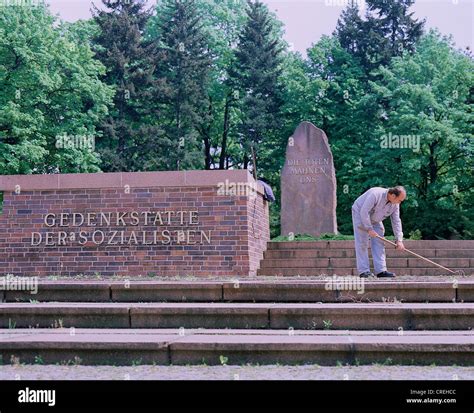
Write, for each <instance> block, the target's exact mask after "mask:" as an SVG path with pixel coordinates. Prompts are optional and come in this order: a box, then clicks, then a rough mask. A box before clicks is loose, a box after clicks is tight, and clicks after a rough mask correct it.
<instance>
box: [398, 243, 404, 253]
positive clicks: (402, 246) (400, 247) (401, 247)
mask: <svg viewBox="0 0 474 413" xmlns="http://www.w3.org/2000/svg"><path fill="white" fill-rule="evenodd" d="M397 250H400V251H404V250H405V245H403V242H402V241H397Z"/></svg>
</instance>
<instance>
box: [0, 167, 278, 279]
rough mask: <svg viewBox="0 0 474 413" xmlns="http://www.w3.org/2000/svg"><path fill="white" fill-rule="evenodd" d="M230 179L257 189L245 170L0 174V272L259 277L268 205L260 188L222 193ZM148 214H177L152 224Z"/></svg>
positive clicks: (264, 245)
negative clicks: (0, 203) (0, 193)
mask: <svg viewBox="0 0 474 413" xmlns="http://www.w3.org/2000/svg"><path fill="white" fill-rule="evenodd" d="M226 180H227V181H228V182H230V183H233V182H234V183H239V184H241V183H246V184H251V185H255V182H254V180H253V178H252V176H251V175H250V174H249V173H248V171H246V170H239V171H183V172H147V173H113V174H66V175H28V176H0V191H3V192H4V201H3V213H2V214H0V273H13V274H15V275H40V276H47V275H76V274H87V275H93V274H96V273H100V274H103V275H114V274H117V275H147V274H150V273H153V274H156V275H195V276H208V275H212V276H225V275H232V276H245V275H255V274H256V271H257V269H258V265H259V262H260V260H261V259H262V257H263V251H264V250H265V248H266V244H267V241H268V240H269V238H270V234H269V217H268V203H267V202H266V201H264V200H263V196H262V193H263V188H262V187H261V186H259V188H258V192H257V194H256V196H252V194H241V193H240V194H239V193H237V194H236V195H233V194H224V195H222V194H219V193H218V184H219V183H220V182H224V181H226ZM179 211H182V212H183V211H184V212H185V213H184V214H183V217H184V219H183V221H181V218H183V217H181V216H180V215H179V214H177V213H178V212H179ZM189 211H196V215H194V216H193V217H192V218H190V216H189V214H188V212H189ZM132 212H133V214H136V215H135V217H134V218H137V217H140V219H138V218H137V219H132V217H131V216H130V215H133V214H132ZM154 212H162V213H166V214H170V215H173V217H172V218H171V220H170V222H169V223H168V222H167V221H166V220H165V221H164V222H163V225H161V224H160V223H159V222H158V223H156V222H155V223H152V222H151V219H150V218H151V217H152V215H147V214H153V213H154ZM100 213H103V214H105V216H106V217H107V218H108V219H110V220H111V222H112V224H111V225H109V224H108V223H107V222H106V221H105V223H104V220H100V219H99V218H100V217H99V216H98V214H100ZM124 213H127V214H128V218H127V216H125V218H124V219H123V220H119V219H118V218H117V220H115V221H114V218H116V217H117V215H120V214H124ZM193 213H194V212H193ZM47 214H55V215H54V216H52V215H47ZM61 214H64V215H61ZM74 214H76V215H75V216H74ZM79 214H80V215H79ZM87 214H89V215H87ZM146 215H147V218H148V222H146V219H145V216H146ZM46 216H47V219H46V222H47V223H48V225H51V226H47V225H46V223H45V217H46ZM81 216H82V218H84V221H85V222H84V223H83V224H82V225H80V226H79V225H77V226H74V225H73V218H77V220H76V222H75V223H76V224H78V223H79V222H80V220H81ZM167 216H168V215H164V217H163V218H166V217H167ZM53 218H55V219H56V222H54V221H53ZM63 218H64V219H63ZM88 218H89V222H87V220H88ZM124 222H125V225H122V224H123V223H124ZM115 224H120V225H115ZM81 231H82V232H81ZM114 231H117V233H116V234H115V235H114ZM155 231H157V234H155ZM166 231H168V232H167V233H166ZM179 231H184V232H181V236H183V237H184V239H178V232H179ZM188 231H190V232H188ZM201 231H202V233H201ZM32 232H34V233H35V234H36V235H35V236H34V239H32ZM47 233H49V234H50V235H47ZM133 233H134V234H133ZM165 233H166V235H167V237H166V236H165V235H164V234H165ZM39 234H41V235H39ZM175 234H176V235H175ZM202 234H204V235H202ZM209 234H210V242H208V239H207V238H206V236H207V235H209ZM40 236H41V238H42V242H41V243H39V242H38V241H39V237H40ZM47 237H48V238H47ZM103 237H105V238H103ZM121 237H123V238H121ZM168 239H169V241H170V243H168V244H166V243H165V244H163V243H162V241H168ZM32 240H33V241H34V243H35V244H38V245H32ZM102 240H104V241H103V242H101V241H102ZM188 242H189V243H188ZM53 243H54V245H46V244H53ZM147 243H149V244H150V245H146V244H147ZM59 244H60V245H59ZM98 244H100V245H98Z"/></svg>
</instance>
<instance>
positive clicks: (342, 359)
mask: <svg viewBox="0 0 474 413" xmlns="http://www.w3.org/2000/svg"><path fill="white" fill-rule="evenodd" d="M0 355H1V358H2V360H3V363H6V364H9V363H12V364H19V363H35V362H36V363H38V360H41V362H42V363H44V364H51V363H68V362H69V363H75V364H84V365H89V364H94V365H97V364H102V365H104V364H105V365H106V364H118V365H132V364H135V363H137V362H138V363H139V364H153V363H155V364H160V365H169V364H177V365H179V364H203V363H205V364H212V365H216V364H228V365H236V364H242V363H261V364H275V363H283V364H304V363H313V364H314V363H317V364H320V365H335V364H336V363H342V364H346V363H347V364H370V363H375V362H377V363H389V364H420V365H426V364H432V363H436V364H437V365H452V364H457V365H472V364H473V363H474V336H473V332H472V331H456V332H446V331H431V332H409V331H408V332H401V333H400V332H386V331H355V332H354V331H337V332H336V331H298V330H291V331H275V330H265V331H261V330H257V331H256V330H188V329H186V330H176V329H174V330H170V329H161V330H143V329H140V330H135V329H132V330H130V329H126V330H110V329H101V330H94V329H87V330H82V329H75V330H74V331H73V332H72V331H71V330H69V329H54V330H51V329H48V330H42V329H26V330H14V331H12V330H0Z"/></svg>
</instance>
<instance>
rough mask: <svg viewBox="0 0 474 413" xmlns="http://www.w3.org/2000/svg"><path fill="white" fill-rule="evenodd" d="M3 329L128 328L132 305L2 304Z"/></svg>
mask: <svg viewBox="0 0 474 413" xmlns="http://www.w3.org/2000/svg"><path fill="white" fill-rule="evenodd" d="M0 327H1V328H13V329H15V328H28V327H32V328H34V327H43V328H44V327H46V328H47V327H51V328H60V327H66V328H69V327H75V328H87V327H96V328H97V327H99V328H129V327H130V318H129V308H128V306H126V305H120V304H113V305H108V304H89V305H88V304H82V303H70V304H60V303H49V304H26V303H25V304H22V303H20V304H2V306H1V312H0Z"/></svg>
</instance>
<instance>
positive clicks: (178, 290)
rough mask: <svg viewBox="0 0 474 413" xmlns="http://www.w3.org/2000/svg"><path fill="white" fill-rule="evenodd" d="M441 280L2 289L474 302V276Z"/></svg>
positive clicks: (61, 297) (209, 298) (69, 295)
mask: <svg viewBox="0 0 474 413" xmlns="http://www.w3.org/2000/svg"><path fill="white" fill-rule="evenodd" d="M436 278H437V279H438V280H436V281H413V280H411V281H406V280H405V279H404V277H398V278H396V279H395V280H392V281H390V280H383V279H376V278H370V279H363V280H362V279H360V278H359V277H353V278H351V277H343V278H340V277H337V278H335V277H322V278H321V279H319V280H290V279H288V278H286V279H285V278H281V279H279V280H274V279H272V280H266V279H265V278H264V277H259V279H258V280H252V281H246V280H235V281H208V282H201V281H128V280H126V281H122V282H120V281H40V282H39V283H38V291H37V293H36V294H31V293H30V291H16V290H6V291H1V290H0V301H2V302H10V303H15V302H30V301H34V302H36V301H38V302H49V301H56V302H68V301H69V302H78V301H80V302H97V303H100V302H129V303H132V302H343V301H379V302H382V301H390V300H391V301H394V300H396V301H402V302H427V301H428V302H453V301H457V302H474V278H469V277H465V278H454V277H442V276H440V277H436Z"/></svg>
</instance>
